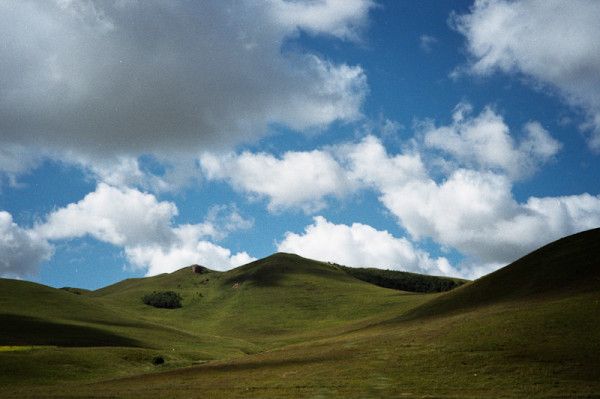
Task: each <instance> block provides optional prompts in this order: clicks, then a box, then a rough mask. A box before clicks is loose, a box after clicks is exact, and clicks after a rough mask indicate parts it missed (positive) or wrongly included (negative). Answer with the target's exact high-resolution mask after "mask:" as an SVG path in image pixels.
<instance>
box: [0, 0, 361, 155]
mask: <svg viewBox="0 0 600 399" xmlns="http://www.w3.org/2000/svg"><path fill="white" fill-rule="evenodd" d="M371 6H372V4H371V2H370V1H367V0H352V1H343V2H339V1H324V2H321V1H317V2H315V1H302V2H293V3H290V2H287V1H281V0H279V1H277V0H272V1H269V2H244V1H237V0H228V1H227V0H226V1H220V2H218V4H217V3H214V2H189V1H169V2H164V1H153V0H151V1H118V0H112V1H96V0H73V1H62V0H54V1H46V0H44V1H41V0H30V1H22V2H21V1H9V2H0V36H1V37H2V38H3V43H4V44H5V45H3V46H0V60H2V73H0V87H1V88H2V89H1V90H0V135H1V136H2V146H5V145H9V144H10V145H22V146H25V147H28V148H32V149H33V148H35V149H37V150H38V151H42V150H46V149H48V150H53V151H57V152H63V151H68V150H72V151H74V152H75V153H77V154H79V155H82V156H91V157H107V158H111V157H114V156H125V155H133V156H137V155H140V154H147V153H151V154H163V155H168V156H170V157H174V158H177V157H179V156H181V155H182V154H184V153H188V154H192V153H194V152H196V151H198V150H199V149H205V148H207V147H213V148H215V147H222V146H226V145H230V144H232V143H238V142H240V141H247V140H252V139H254V138H256V137H260V136H261V135H264V134H265V133H266V132H267V130H268V126H270V125H271V124H282V125H285V126H288V127H290V128H292V129H296V130H305V129H315V128H323V127H326V126H327V125H328V124H330V123H332V122H334V121H343V122H347V121H352V120H355V119H357V118H360V117H361V111H360V108H361V105H362V102H363V99H364V96H365V95H366V92H367V90H368V87H367V83H366V77H365V74H364V72H363V70H362V69H361V68H360V67H359V66H351V65H347V64H344V63H332V62H329V61H327V60H325V59H323V58H320V57H319V56H317V55H314V54H310V53H307V52H302V53H300V52H291V50H290V51H287V50H286V49H285V46H284V44H285V43H286V41H288V40H290V39H293V38H294V37H296V35H297V32H298V30H299V29H300V30H306V31H309V32H310V33H313V34H325V35H332V36H335V37H338V38H354V37H357V35H358V30H359V29H360V27H361V26H363V25H364V24H365V23H366V21H367V19H368V12H369V9H370V8H371ZM297 51H299V50H297Z"/></svg>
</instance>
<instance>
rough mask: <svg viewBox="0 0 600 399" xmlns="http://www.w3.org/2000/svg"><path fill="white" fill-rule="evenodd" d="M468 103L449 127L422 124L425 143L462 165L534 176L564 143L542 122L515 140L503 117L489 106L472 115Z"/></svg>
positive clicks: (515, 176) (460, 107)
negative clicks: (556, 138) (545, 127)
mask: <svg viewBox="0 0 600 399" xmlns="http://www.w3.org/2000/svg"><path fill="white" fill-rule="evenodd" d="M471 112H472V108H471V106H470V105H469V104H465V103H461V104H459V105H458V106H457V107H456V109H455V111H454V114H453V117H452V119H453V122H452V124H451V125H449V126H439V127H436V126H435V125H434V124H433V123H432V122H426V123H424V124H422V126H421V129H422V134H423V142H424V144H425V146H427V147H428V148H431V149H438V150H441V151H443V152H444V153H446V154H448V155H451V156H452V157H454V158H455V159H456V160H457V161H458V162H459V163H460V164H461V165H463V166H467V167H475V168H482V169H488V170H493V171H500V172H504V173H506V174H507V175H509V176H510V177H511V178H513V179H519V178H522V177H527V176H530V175H532V174H533V173H534V172H535V171H536V169H537V168H538V167H539V166H540V165H541V164H543V163H545V162H547V161H548V160H549V159H550V158H551V157H553V156H554V155H555V154H556V153H557V152H558V151H559V150H560V148H561V144H560V143H559V142H558V141H557V140H555V139H554V138H552V136H550V133H549V132H548V131H547V130H546V129H544V128H543V127H542V125H541V124H540V123H539V122H536V121H531V122H529V123H527V124H525V126H524V127H523V131H524V137H522V138H521V140H520V142H517V141H516V140H515V139H513V137H512V135H511V132H510V129H509V127H508V125H507V124H506V123H505V122H504V119H503V118H502V116H501V115H498V114H497V113H496V112H495V111H494V110H493V109H492V108H491V107H489V106H488V107H486V108H484V109H483V111H482V112H481V113H480V114H479V115H477V116H472V115H471Z"/></svg>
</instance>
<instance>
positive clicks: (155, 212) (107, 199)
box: [33, 183, 253, 275]
mask: <svg viewBox="0 0 600 399" xmlns="http://www.w3.org/2000/svg"><path fill="white" fill-rule="evenodd" d="M177 212H178V211H177V207H176V206H175V204H174V203H172V202H168V201H158V200H157V198H156V197H155V196H154V195H153V194H149V193H144V192H141V191H139V190H136V189H132V188H118V187H112V186H109V185H107V184H105V183H100V184H99V185H98V187H97V188H96V190H95V191H93V192H91V193H89V194H88V195H86V196H85V197H84V198H83V199H82V200H80V201H79V202H76V203H72V204H69V205H67V206H65V207H63V208H60V209H57V210H55V211H54V212H52V213H50V214H49V215H47V217H46V218H45V220H44V221H43V222H41V223H39V224H38V225H37V226H36V227H35V228H34V230H33V231H34V233H35V234H36V236H38V237H41V238H43V239H45V240H64V239H72V238H78V237H83V236H91V237H94V238H95V239H97V240H100V241H103V242H107V243H110V244H113V245H115V246H119V247H122V248H123V249H124V253H125V255H126V257H127V259H128V260H129V262H130V263H131V265H133V266H134V267H137V268H142V269H145V270H146V273H147V275H153V274H157V273H165V272H171V271H173V270H176V269H178V268H180V267H183V266H185V265H187V264H191V263H202V264H204V265H206V266H208V267H212V268H215V269H218V270H224V269H228V268H231V267H233V266H237V265H239V264H243V263H246V262H247V261H248V260H249V259H251V260H252V259H253V258H252V257H251V256H249V255H248V254H247V253H246V252H240V253H237V254H232V253H231V251H230V250H228V249H227V248H223V247H221V246H219V245H216V244H214V243H212V242H210V241H208V240H207V239H209V238H210V239H215V240H219V239H222V238H224V237H225V236H226V235H227V234H229V233H231V232H233V231H236V230H240V229H247V228H249V227H251V225H252V221H251V220H249V219H246V218H244V217H243V216H241V215H240V213H239V212H238V210H237V208H235V206H232V205H231V206H216V207H213V208H211V209H210V210H209V212H208V215H207V218H206V220H205V221H204V222H202V223H197V224H183V225H174V224H173V218H174V217H175V216H176V215H177Z"/></svg>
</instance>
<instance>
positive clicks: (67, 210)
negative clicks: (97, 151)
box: [36, 183, 177, 246]
mask: <svg viewBox="0 0 600 399" xmlns="http://www.w3.org/2000/svg"><path fill="white" fill-rule="evenodd" d="M176 215H177V207H176V206H175V204H173V203H171V202H159V201H158V200H157V199H156V197H155V196H154V195H152V194H147V193H143V192H140V191H138V190H135V189H130V188H116V187H112V186H109V185H107V184H104V183H100V184H99V185H98V187H97V188H96V190H95V191H93V192H91V193H89V194H88V195H86V196H85V197H84V198H83V199H82V200H80V201H79V202H77V203H72V204H69V205H67V206H66V207H64V208H61V209H58V210H56V211H54V212H52V213H50V214H49V215H48V216H47V217H46V221H45V223H43V224H41V225H39V226H37V228H36V230H37V231H38V232H39V233H40V234H41V235H43V236H44V237H46V238H48V239H51V240H60V239H67V238H75V237H82V236H85V235H90V236H92V237H94V238H96V239H98V240H101V241H104V242H108V243H110V244H113V245H119V246H124V245H139V244H144V243H153V242H160V243H170V242H172V241H173V240H174V238H175V237H174V235H173V232H172V230H171V220H172V218H173V217H174V216H176Z"/></svg>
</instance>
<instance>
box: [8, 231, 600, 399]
mask: <svg viewBox="0 0 600 399" xmlns="http://www.w3.org/2000/svg"><path fill="white" fill-rule="evenodd" d="M599 242H600V230H598V229H596V230H592V231H589V232H585V233H581V234H578V235H575V236H571V237H567V238H565V239H563V240H560V241H557V242H555V243H553V244H551V245H549V246H547V247H544V248H541V249H540V250H538V251H536V252H534V253H532V254H530V255H528V256H526V257H524V258H522V259H520V260H519V261H517V262H515V263H513V264H511V265H509V266H507V267H506V268H504V269H501V270H499V271H497V272H495V273H492V274H490V275H488V276H485V277H484V278H482V279H479V280H476V281H474V282H470V283H467V284H464V285H463V286H461V287H459V288H456V289H454V290H452V291H449V292H445V293H428V294H423V293H411V292H406V291H398V290H392V289H387V288H382V287H379V286H376V285H373V284H370V283H367V282H365V281H362V280H359V279H357V278H355V277H353V276H352V275H350V274H348V273H347V272H345V271H344V270H343V269H342V268H338V267H336V266H335V265H329V264H326V263H321V262H315V261H311V260H307V259H303V258H300V257H298V256H295V255H290V254H276V255H273V256H271V257H268V258H265V259H263V260H260V261H257V262H254V263H251V264H248V265H246V266H243V267H240V268H237V269H234V270H231V271H229V272H224V273H219V272H213V271H210V270H207V271H206V273H202V274H195V273H192V272H191V271H190V269H189V268H185V269H182V270H179V271H177V272H175V273H171V274H165V275H160V276H155V277H150V278H144V279H131V280H125V281H122V282H120V283H117V284H115V285H112V286H109V287H106V288H103V289H101V290H98V291H92V292H86V291H78V292H75V293H74V292H72V291H65V290H56V289H52V288H49V287H44V286H41V285H38V284H33V283H27V282H22V281H14V280H0V314H1V315H0V323H1V324H0V325H2V326H3V328H2V329H0V397H132V398H134V397H139V398H143V397H182V398H184V397H185V398H189V397H219V398H220V397H240V398H247V397H277V398H279V397H289V398H295V397H357V398H358V397H360V398H365V397H454V398H463V397H545V398H546V397H547V398H549V397H553V398H558V397H564V398H571V397H600V245H599V244H598V243H599ZM160 290H174V291H177V292H179V293H180V294H181V295H182V297H183V307H182V308H180V309H157V308H153V307H149V306H146V305H144V304H143V303H142V302H141V297H142V296H143V295H144V294H146V293H148V292H151V291H160ZM5 326H7V327H5ZM2 348H4V349H2ZM156 355H161V356H163V357H164V358H165V359H166V363H165V364H164V365H161V366H154V365H152V363H151V359H152V357H153V356H156Z"/></svg>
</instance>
